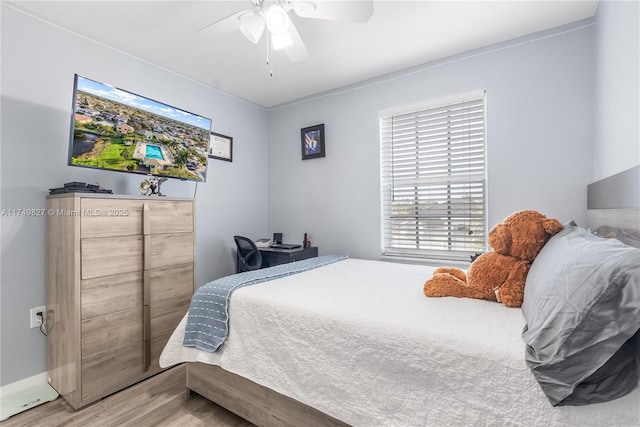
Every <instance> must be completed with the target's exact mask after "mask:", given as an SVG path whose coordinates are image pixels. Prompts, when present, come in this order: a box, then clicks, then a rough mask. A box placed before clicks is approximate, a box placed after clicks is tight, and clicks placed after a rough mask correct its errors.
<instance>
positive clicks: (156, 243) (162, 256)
mask: <svg viewBox="0 0 640 427" xmlns="http://www.w3.org/2000/svg"><path fill="white" fill-rule="evenodd" d="M145 238H146V239H149V243H148V245H149V251H148V253H147V255H146V256H147V260H146V265H147V268H148V269H152V268H162V267H165V266H169V265H179V264H187V263H193V250H194V247H193V233H176V234H151V235H150V236H145Z"/></svg>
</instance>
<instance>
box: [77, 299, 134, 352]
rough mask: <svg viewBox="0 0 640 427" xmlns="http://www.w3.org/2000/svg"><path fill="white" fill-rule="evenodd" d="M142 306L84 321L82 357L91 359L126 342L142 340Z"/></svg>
mask: <svg viewBox="0 0 640 427" xmlns="http://www.w3.org/2000/svg"><path fill="white" fill-rule="evenodd" d="M141 319H142V306H139V307H133V308H129V309H127V310H121V311H116V312H114V313H110V314H106V315H104V316H98V317H93V318H91V319H88V320H85V321H83V322H82V358H83V359H89V358H91V357H93V356H96V355H98V354H100V353H108V352H110V351H111V350H112V349H114V348H117V347H121V346H123V345H125V344H130V343H132V342H136V341H138V342H139V341H140V340H142V338H143V334H142V322H141Z"/></svg>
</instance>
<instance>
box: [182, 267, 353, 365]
mask: <svg viewBox="0 0 640 427" xmlns="http://www.w3.org/2000/svg"><path fill="white" fill-rule="evenodd" d="M346 258H347V257H346V256H344V255H323V256H321V257H317V258H309V259H305V260H302V261H296V262H292V263H289V264H280V265H276V266H274V267H270V268H265V269H262V270H253V271H246V272H244V273H239V274H234V275H231V276H227V277H222V278H220V279H218V280H214V281H213V282H209V283H207V284H206V285H204V286H202V287H200V288H199V289H198V290H197V291H196V292H195V293H194V294H193V297H192V298H191V305H190V306H189V317H188V318H187V327H186V332H185V335H184V342H183V345H184V346H185V347H195V348H197V349H198V350H203V351H208V352H212V353H213V352H214V351H216V350H217V349H218V348H219V347H220V346H221V345H222V343H223V342H224V340H225V338H226V337H227V332H228V329H229V300H230V299H231V294H232V293H233V291H235V290H236V289H239V288H242V287H244V286H249V285H255V284H258V283H263V282H267V281H269V280H274V279H279V278H281V277H286V276H290V275H292V274H296V273H302V272H303V271H308V270H312V269H314V268H318V267H322V266H324V265H328V264H331V263H334V262H337V261H341V260H343V259H346Z"/></svg>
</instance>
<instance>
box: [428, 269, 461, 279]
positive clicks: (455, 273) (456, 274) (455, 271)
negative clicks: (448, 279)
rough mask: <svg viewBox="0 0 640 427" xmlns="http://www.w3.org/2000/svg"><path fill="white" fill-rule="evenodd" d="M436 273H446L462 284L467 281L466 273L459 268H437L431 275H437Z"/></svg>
mask: <svg viewBox="0 0 640 427" xmlns="http://www.w3.org/2000/svg"><path fill="white" fill-rule="evenodd" d="M438 273H448V274H450V275H452V276H453V277H455V278H458V279H460V280H462V281H463V282H466V281H467V275H466V273H465V272H464V271H462V270H460V269H459V268H455V267H439V268H437V269H436V271H434V272H433V274H438Z"/></svg>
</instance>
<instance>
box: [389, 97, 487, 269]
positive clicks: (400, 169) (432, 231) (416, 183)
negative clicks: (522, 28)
mask: <svg viewBox="0 0 640 427" xmlns="http://www.w3.org/2000/svg"><path fill="white" fill-rule="evenodd" d="M465 105H466V107H464V108H467V109H468V110H469V113H468V114H469V117H468V119H467V121H466V122H465V121H464V118H463V117H462V115H461V113H460V112H461V111H462V110H461V109H460V108H461V106H465ZM486 107H487V99H486V92H485V91H484V90H477V91H473V92H468V93H464V94H460V95H455V96H450V97H446V98H440V99H437V100H432V101H427V102H422V103H418V104H412V105H407V106H403V107H399V108H393V109H387V110H383V111H380V112H379V116H378V117H379V131H380V178H381V179H380V181H381V198H380V207H381V237H382V238H381V249H382V256H383V257H384V258H387V259H391V260H397V261H406V260H410V261H425V262H428V261H434V260H437V261H442V260H446V261H449V262H465V261H466V262H469V261H470V256H471V255H473V254H475V253H479V252H484V251H486V248H487V234H488V229H487V218H488V213H487V192H488V191H487V190H488V187H487V184H488V183H487V108H486ZM472 108H474V109H475V111H476V112H477V111H480V115H474V116H473V118H472V116H471V109H472ZM452 110H454V111H456V112H455V113H451V112H450V111H452ZM442 111H449V113H448V114H445V113H442ZM434 112H436V113H440V116H439V120H440V122H442V121H444V122H446V125H445V124H442V123H439V124H438V129H439V130H442V129H446V131H442V132H441V134H440V135H439V136H434V134H433V132H432V133H431V134H430V133H429V132H428V131H427V132H425V131H424V130H420V131H419V129H420V128H421V127H423V128H427V129H428V130H430V129H431V130H432V128H430V127H429V126H432V125H426V126H425V119H424V117H425V116H428V115H429V114H433V113H434ZM412 115H413V116H415V119H414V120H415V128H416V131H415V134H416V136H415V138H414V139H415V142H411V140H412V138H411V137H410V136H406V135H401V136H398V139H399V140H401V141H402V142H399V143H398V147H399V146H400V145H402V148H404V151H401V149H400V148H398V147H394V143H395V142H396V141H395V140H394V138H395V135H394V132H395V129H396V128H394V126H395V124H394V123H393V120H394V118H402V117H404V118H406V119H407V122H408V123H409V124H408V125H407V127H410V124H411V116H412ZM443 117H446V118H447V120H444V119H443ZM461 117H462V120H460V119H461ZM454 119H455V120H456V121H457V120H460V121H457V122H456V124H455V125H452V124H451V123H453V121H454ZM463 122H464V123H463ZM461 123H462V125H461ZM403 126H404V125H398V129H400V128H402V127H403ZM464 126H467V128H468V131H467V132H468V133H467V135H466V137H465V136H464ZM472 127H473V131H472ZM479 129H480V130H479ZM439 130H438V131H439ZM461 130H462V132H460V131H461ZM455 132H457V133H455ZM398 133H400V131H398ZM419 133H422V134H423V136H418V134H419ZM454 133H455V135H454ZM442 134H446V137H442ZM424 135H426V136H424ZM452 135H454V136H452ZM453 139H455V140H456V141H458V144H457V145H456V147H455V149H456V154H454V155H452V154H451V152H452V151H451V150H452V143H451V141H452V140H453ZM443 141H447V142H443ZM465 141H466V143H467V145H468V151H467V152H466V154H465V152H464V149H465V148H464V146H463V144H464V142H465ZM472 141H473V142H472ZM412 144H414V145H415V153H416V155H415V157H409V156H407V153H408V152H409V147H411V145H412ZM479 146H481V150H480V149H479V148H478V147H479ZM443 147H447V148H446V150H447V153H446V154H445V155H444V157H443V158H444V159H445V160H444V161H443V158H440V159H439V161H438V162H433V161H431V159H432V156H433V158H436V157H438V156H435V155H433V153H434V152H435V150H436V149H439V150H440V152H442V149H443ZM425 152H426V153H427V155H425ZM394 153H403V154H402V155H401V154H397V157H398V158H401V159H402V160H398V159H397V158H395V157H394V156H396V154H394ZM429 153H431V154H429ZM427 159H429V160H427ZM471 159H474V163H473V165H472V161H471ZM478 159H480V160H481V163H478ZM410 160H414V161H413V163H414V164H415V166H413V165H412V164H411V163H410ZM462 160H465V161H466V160H468V163H469V164H468V167H467V168H465V167H464V165H462V166H461V161H462ZM402 161H404V163H402ZM456 162H458V163H456ZM429 163H432V164H431V165H429ZM436 163H437V165H436ZM443 165H444V166H443ZM443 167H446V172H442V170H441V169H442V168H443ZM414 168H415V169H414ZM437 168H440V172H439V173H438V172H434V171H435V170H436V169H437ZM414 170H415V177H413V178H412V177H411V176H410V172H411V173H413V172H412V171H414ZM452 170H453V172H452ZM461 171H462V172H461ZM465 171H466V172H465ZM464 173H467V175H468V180H466V182H465V178H464V176H463V175H464ZM408 176H409V177H408ZM407 177H408V178H407ZM397 182H400V184H398V183H397ZM403 185H404V187H403ZM411 186H413V187H412V188H413V190H414V193H415V194H414V195H413V196H407V194H409V191H408V189H409V188H411ZM445 187H446V189H445V190H443V188H445ZM403 188H404V192H403V191H402V189H403ZM454 189H455V191H456V192H457V193H456V194H455V195H453V192H452V191H454ZM432 191H433V193H432ZM444 194H446V196H444ZM398 195H400V196H398ZM478 195H479V196H478ZM465 196H466V197H467V199H466V200H467V201H468V211H467V212H466V213H462V212H463V211H462V210H461V209H458V213H457V214H456V213H453V208H454V207H458V208H460V207H461V206H463V204H462V203H464V202H461V201H462V200H464V197H465ZM395 197H401V199H400V201H399V202H397V203H396V199H395ZM474 198H475V201H474ZM480 198H481V200H479V199H480ZM409 200H412V201H413V203H414V213H413V214H409V215H407V214H406V212H405V213H403V214H401V215H398V214H397V213H396V214H394V212H393V210H394V207H395V209H396V212H398V210H399V209H405V210H406V207H407V206H409V205H410V203H409ZM440 201H446V202H447V203H448V206H447V207H448V209H449V210H448V211H447V213H446V214H443V213H442V212H441V211H438V209H437V208H439V205H438V203H437V202H440ZM452 201H453V202H452ZM394 204H395V206H394ZM452 205H453V206H452ZM398 206H400V207H398ZM433 206H435V207H436V209H433V210H432V209H431V207H433ZM478 209H481V212H480V215H479V216H478V215H477V214H476V213H474V212H478ZM425 211H426V212H431V213H427V214H425V213H424V212H425ZM443 218H444V219H443ZM460 218H462V219H460ZM436 220H437V221H436ZM465 220H466V221H467V223H466V228H467V230H466V232H467V234H468V236H469V237H464V236H463V233H461V231H465V230H464V227H465V226H461V225H460V221H465ZM394 221H395V224H399V223H401V222H402V223H403V225H401V226H397V225H396V226H395V227H394ZM411 221H413V222H414V223H415V234H412V233H413V232H410V231H407V230H408V225H407V222H409V223H410V222H411ZM430 221H433V223H438V221H440V222H441V223H442V225H440V226H432V225H428V224H431V222H430ZM454 224H457V225H456V227H457V228H455V231H456V233H454V234H456V237H455V239H454V238H452V236H453V235H452V230H454ZM394 230H395V231H394ZM478 231H479V232H481V235H480V236H477V232H478ZM474 233H476V235H474ZM445 235H446V236H448V237H447V238H446V239H447V240H446V242H445V237H444V236H445ZM430 236H431V237H434V236H435V238H430ZM403 238H406V239H403ZM409 238H412V239H413V240H415V245H413V243H411V244H409V243H407V242H408V241H409V240H408V239H409ZM454 241H455V244H454V243H453V242H454ZM394 242H395V243H394ZM411 245H413V247H410V246H411ZM436 246H442V247H439V248H437V247H436Z"/></svg>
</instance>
